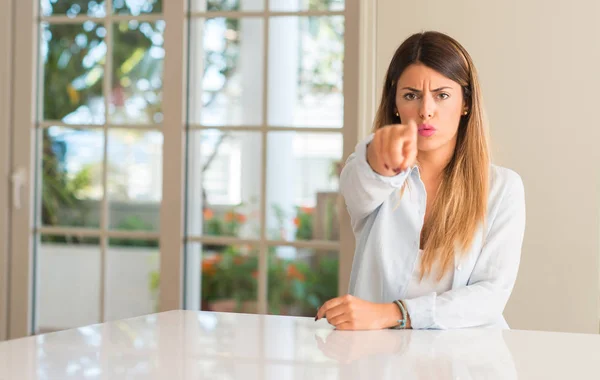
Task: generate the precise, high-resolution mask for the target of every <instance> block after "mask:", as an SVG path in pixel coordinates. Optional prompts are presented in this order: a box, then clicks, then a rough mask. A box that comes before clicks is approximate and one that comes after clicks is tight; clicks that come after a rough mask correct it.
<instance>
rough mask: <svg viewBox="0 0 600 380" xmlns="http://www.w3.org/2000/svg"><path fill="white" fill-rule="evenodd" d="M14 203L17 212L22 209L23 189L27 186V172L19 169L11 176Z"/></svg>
mask: <svg viewBox="0 0 600 380" xmlns="http://www.w3.org/2000/svg"><path fill="white" fill-rule="evenodd" d="M10 179H11V182H12V203H13V208H14V209H15V210H19V209H21V206H22V205H21V189H22V188H23V187H25V184H27V170H25V168H18V169H17V170H15V171H14V172H13V173H12V175H11V178H10Z"/></svg>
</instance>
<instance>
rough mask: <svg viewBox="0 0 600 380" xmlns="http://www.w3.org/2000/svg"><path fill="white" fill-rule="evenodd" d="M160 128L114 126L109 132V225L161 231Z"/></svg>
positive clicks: (112, 227)
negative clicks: (119, 127)
mask: <svg viewBox="0 0 600 380" xmlns="http://www.w3.org/2000/svg"><path fill="white" fill-rule="evenodd" d="M162 146H163V136H162V133H160V132H144V131H139V130H135V129H111V130H110V131H109V133H108V197H109V202H110V203H109V207H110V208H109V218H110V228H111V229H118V230H128V231H139V230H154V231H158V229H159V225H160V223H159V222H160V212H159V211H160V202H161V199H162Z"/></svg>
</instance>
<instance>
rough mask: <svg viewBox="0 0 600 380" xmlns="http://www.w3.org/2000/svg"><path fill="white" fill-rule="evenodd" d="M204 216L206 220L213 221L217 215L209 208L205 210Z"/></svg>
mask: <svg viewBox="0 0 600 380" xmlns="http://www.w3.org/2000/svg"><path fill="white" fill-rule="evenodd" d="M203 215H204V220H211V219H212V218H213V217H214V216H215V214H214V213H213V210H211V209H209V208H207V209H204V213H203Z"/></svg>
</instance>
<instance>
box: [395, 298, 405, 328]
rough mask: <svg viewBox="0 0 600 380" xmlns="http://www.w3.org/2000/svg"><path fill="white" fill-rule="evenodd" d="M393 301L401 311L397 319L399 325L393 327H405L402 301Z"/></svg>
mask: <svg viewBox="0 0 600 380" xmlns="http://www.w3.org/2000/svg"><path fill="white" fill-rule="evenodd" d="M394 303H395V304H396V305H398V307H399V308H400V312H401V313H402V319H399V320H398V323H399V325H398V326H395V327H394V328H395V329H405V328H406V309H405V308H404V305H403V304H402V302H400V301H398V300H394Z"/></svg>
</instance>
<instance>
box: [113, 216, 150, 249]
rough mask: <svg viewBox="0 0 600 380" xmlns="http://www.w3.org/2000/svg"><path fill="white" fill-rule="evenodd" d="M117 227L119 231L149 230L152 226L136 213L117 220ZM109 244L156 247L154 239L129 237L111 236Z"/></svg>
mask: <svg viewBox="0 0 600 380" xmlns="http://www.w3.org/2000/svg"><path fill="white" fill-rule="evenodd" d="M117 229H118V230H121V231H151V230H152V229H153V226H152V225H151V224H149V223H146V222H145V221H144V220H143V219H142V218H140V217H139V216H137V215H129V216H127V217H126V218H125V219H123V220H121V221H120V222H119V225H118V226H117ZM110 244H111V245H118V246H122V247H158V241H156V240H143V239H130V238H112V239H110Z"/></svg>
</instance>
